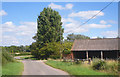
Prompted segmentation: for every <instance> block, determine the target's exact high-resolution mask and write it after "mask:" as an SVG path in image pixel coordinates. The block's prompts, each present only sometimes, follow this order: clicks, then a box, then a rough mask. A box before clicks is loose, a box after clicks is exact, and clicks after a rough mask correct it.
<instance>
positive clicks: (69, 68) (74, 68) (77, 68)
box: [45, 60, 107, 75]
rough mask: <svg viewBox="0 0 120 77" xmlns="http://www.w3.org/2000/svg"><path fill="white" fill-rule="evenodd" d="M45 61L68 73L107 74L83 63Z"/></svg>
mask: <svg viewBox="0 0 120 77" xmlns="http://www.w3.org/2000/svg"><path fill="white" fill-rule="evenodd" d="M45 63H46V64H48V65H50V66H52V67H54V68H58V69H61V70H64V71H66V72H68V73H69V74H70V75H107V73H103V72H100V71H95V70H93V69H91V68H88V67H86V66H83V65H75V64H74V65H72V64H71V63H67V62H60V61H53V60H48V61H47V62H45Z"/></svg>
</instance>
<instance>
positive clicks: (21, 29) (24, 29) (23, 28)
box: [2, 21, 37, 36]
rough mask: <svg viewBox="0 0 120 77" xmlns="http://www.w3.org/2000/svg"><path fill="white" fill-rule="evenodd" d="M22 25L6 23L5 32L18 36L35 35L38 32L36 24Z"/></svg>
mask: <svg viewBox="0 0 120 77" xmlns="http://www.w3.org/2000/svg"><path fill="white" fill-rule="evenodd" d="M20 24H21V25H18V26H17V25H14V24H13V22H11V21H10V22H6V23H4V24H2V29H3V32H14V34H16V35H27V36H29V35H33V34H34V33H35V32H36V30H37V23H35V22H21V23H20Z"/></svg>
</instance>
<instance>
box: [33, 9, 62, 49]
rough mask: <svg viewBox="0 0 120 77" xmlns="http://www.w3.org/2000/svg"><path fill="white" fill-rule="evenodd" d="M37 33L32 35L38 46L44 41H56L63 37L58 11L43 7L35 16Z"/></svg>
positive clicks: (42, 44)
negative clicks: (36, 16)
mask: <svg viewBox="0 0 120 77" xmlns="http://www.w3.org/2000/svg"><path fill="white" fill-rule="evenodd" d="M37 25H38V26H37V28H38V29H37V34H36V36H34V37H33V39H35V40H36V42H37V43H39V44H40V45H39V48H41V47H42V46H44V44H45V43H49V42H58V41H60V37H61V40H62V39H63V31H64V29H63V28H62V26H61V25H62V22H61V16H60V15H59V13H58V12H57V11H55V10H53V9H51V8H44V9H43V11H42V12H41V13H40V16H38V18H37Z"/></svg>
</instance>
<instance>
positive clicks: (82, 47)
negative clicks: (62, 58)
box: [71, 38, 119, 51]
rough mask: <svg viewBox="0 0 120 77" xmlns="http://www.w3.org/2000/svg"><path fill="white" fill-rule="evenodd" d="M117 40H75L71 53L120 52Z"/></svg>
mask: <svg viewBox="0 0 120 77" xmlns="http://www.w3.org/2000/svg"><path fill="white" fill-rule="evenodd" d="M118 40H119V39H117V38H105V39H84V40H82V39H81V40H75V41H74V43H73V47H72V49H71V51H86V50H118Z"/></svg>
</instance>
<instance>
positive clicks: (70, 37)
mask: <svg viewBox="0 0 120 77" xmlns="http://www.w3.org/2000/svg"><path fill="white" fill-rule="evenodd" d="M75 39H90V37H88V36H85V35H81V34H73V33H72V34H68V36H67V40H68V41H71V42H73V41H74V40H75Z"/></svg>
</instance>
